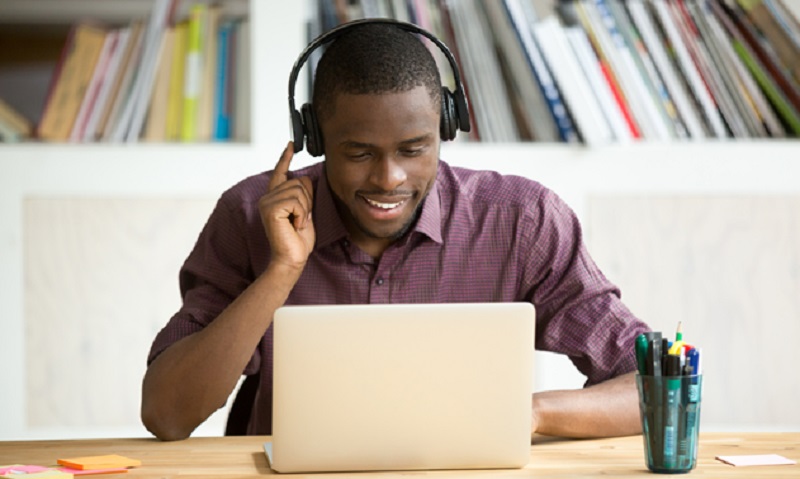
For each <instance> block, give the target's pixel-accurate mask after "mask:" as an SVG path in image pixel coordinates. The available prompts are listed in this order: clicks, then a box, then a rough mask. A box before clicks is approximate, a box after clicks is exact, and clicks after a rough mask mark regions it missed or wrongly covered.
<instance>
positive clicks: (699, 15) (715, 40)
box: [681, 2, 767, 137]
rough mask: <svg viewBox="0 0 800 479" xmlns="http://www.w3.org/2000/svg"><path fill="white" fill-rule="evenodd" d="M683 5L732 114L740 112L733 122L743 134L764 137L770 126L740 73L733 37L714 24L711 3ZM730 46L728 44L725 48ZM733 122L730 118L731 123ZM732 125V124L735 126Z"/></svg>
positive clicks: (684, 3)
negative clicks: (702, 41) (727, 100)
mask: <svg viewBox="0 0 800 479" xmlns="http://www.w3.org/2000/svg"><path fill="white" fill-rule="evenodd" d="M681 8H682V10H683V11H684V12H685V13H684V14H687V15H688V16H689V17H690V19H691V20H692V21H693V22H694V25H695V27H696V28H697V31H698V34H699V35H700V36H701V37H702V38H703V40H704V44H705V47H706V51H707V52H708V55H709V59H710V61H711V62H712V64H713V66H714V67H716V68H715V70H716V71H717V72H718V79H719V81H720V83H721V85H720V88H723V89H724V90H725V92H727V94H728V95H727V96H728V98H729V101H730V102H731V103H732V105H729V106H728V109H732V110H733V111H732V112H731V114H733V115H735V116H737V118H736V121H735V122H734V125H738V128H740V129H743V130H744V131H741V132H740V133H739V136H740V137H765V136H767V130H766V128H765V126H764V124H763V123H762V121H761V118H760V115H759V113H758V111H757V110H756V107H755V104H754V103H753V102H752V101H750V99H749V97H750V94H749V92H748V91H747V88H746V87H745V84H744V82H743V81H742V80H741V79H740V77H739V70H738V69H737V66H736V65H735V62H737V61H739V58H738V57H737V56H736V54H735V52H733V51H732V50H730V52H729V48H730V39H729V38H727V35H725V32H724V30H722V29H721V28H714V25H716V24H713V22H715V21H716V18H714V13H713V11H712V10H711V8H710V7H709V5H708V3H703V5H702V6H701V5H699V4H696V3H693V2H681ZM726 47H727V48H726ZM730 124H731V123H730V122H729V125H730ZM732 128H733V127H732Z"/></svg>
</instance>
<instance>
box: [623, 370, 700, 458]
mask: <svg viewBox="0 0 800 479" xmlns="http://www.w3.org/2000/svg"><path fill="white" fill-rule="evenodd" d="M636 387H637V389H638V391H639V415H640V418H641V421H642V437H643V438H644V452H645V460H646V463H647V468H648V469H649V470H651V471H652V472H657V473H661V474H683V473H687V472H689V471H691V470H692V469H694V468H695V466H696V465H697V446H698V441H697V438H698V434H699V432H700V404H701V401H702V388H703V375H702V374H697V375H693V376H643V375H641V374H636Z"/></svg>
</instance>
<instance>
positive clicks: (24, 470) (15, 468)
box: [0, 464, 49, 475]
mask: <svg viewBox="0 0 800 479" xmlns="http://www.w3.org/2000/svg"><path fill="white" fill-rule="evenodd" d="M47 470H49V469H48V468H46V467H42V466H24V465H22V464H15V465H12V466H0V474H3V475H5V474H32V473H34V472H44V471H47Z"/></svg>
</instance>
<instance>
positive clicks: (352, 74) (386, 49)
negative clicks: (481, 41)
mask: <svg viewBox="0 0 800 479" xmlns="http://www.w3.org/2000/svg"><path fill="white" fill-rule="evenodd" d="M441 85H442V83H441V78H440V76H439V69H438V68H437V66H436V61H435V60H434V59H433V56H432V55H431V53H430V51H428V48H427V47H426V46H425V44H424V43H422V41H421V40H420V39H419V38H418V37H417V36H416V34H414V33H411V32H408V31H405V30H402V29H400V28H398V27H396V26H394V25H387V24H365V25H361V26H358V27H355V28H352V29H351V30H350V31H347V32H345V33H343V34H342V35H341V36H340V37H338V38H337V39H335V40H334V41H333V42H331V44H330V45H329V46H328V48H327V50H326V51H325V53H324V54H323V55H322V58H320V61H319V63H318V65H317V69H316V73H315V75H314V91H313V96H312V102H313V104H314V108H315V110H316V111H315V113H316V115H317V118H318V119H320V118H322V117H324V116H330V115H332V114H333V108H334V104H335V101H334V100H335V99H336V95H339V94H341V93H348V94H356V95H361V94H381V93H400V92H405V91H408V90H411V89H414V88H416V87H419V86H424V87H425V88H426V89H427V90H428V93H429V94H430V97H431V101H432V102H433V105H434V107H435V108H436V110H437V111H438V110H439V109H440V108H441Z"/></svg>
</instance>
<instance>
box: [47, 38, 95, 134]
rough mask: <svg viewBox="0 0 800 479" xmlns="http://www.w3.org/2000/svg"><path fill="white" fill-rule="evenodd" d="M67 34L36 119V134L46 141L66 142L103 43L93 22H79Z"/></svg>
mask: <svg viewBox="0 0 800 479" xmlns="http://www.w3.org/2000/svg"><path fill="white" fill-rule="evenodd" d="M73 28H74V32H73V33H72V34H70V35H69V38H68V40H67V43H66V45H65V46H64V52H66V53H65V54H64V55H62V59H63V65H62V66H60V67H57V73H56V74H55V75H54V78H53V80H52V82H53V86H52V88H51V93H50V94H49V95H48V98H47V100H46V103H45V108H44V112H43V114H42V119H41V121H40V122H39V128H38V134H39V137H40V138H42V139H44V140H47V141H66V140H67V139H68V138H69V136H70V133H71V132H72V126H73V124H74V123H75V118H76V117H77V115H78V110H79V109H80V107H81V102H82V101H83V97H84V94H85V92H86V88H87V87H88V86H89V82H90V81H91V78H92V74H93V72H94V67H95V65H96V64H97V60H98V58H99V57H100V52H101V51H102V49H103V44H104V43H105V38H106V31H105V29H103V28H100V27H98V26H96V25H91V24H88V23H80V24H77V25H75V26H74V27H73Z"/></svg>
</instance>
